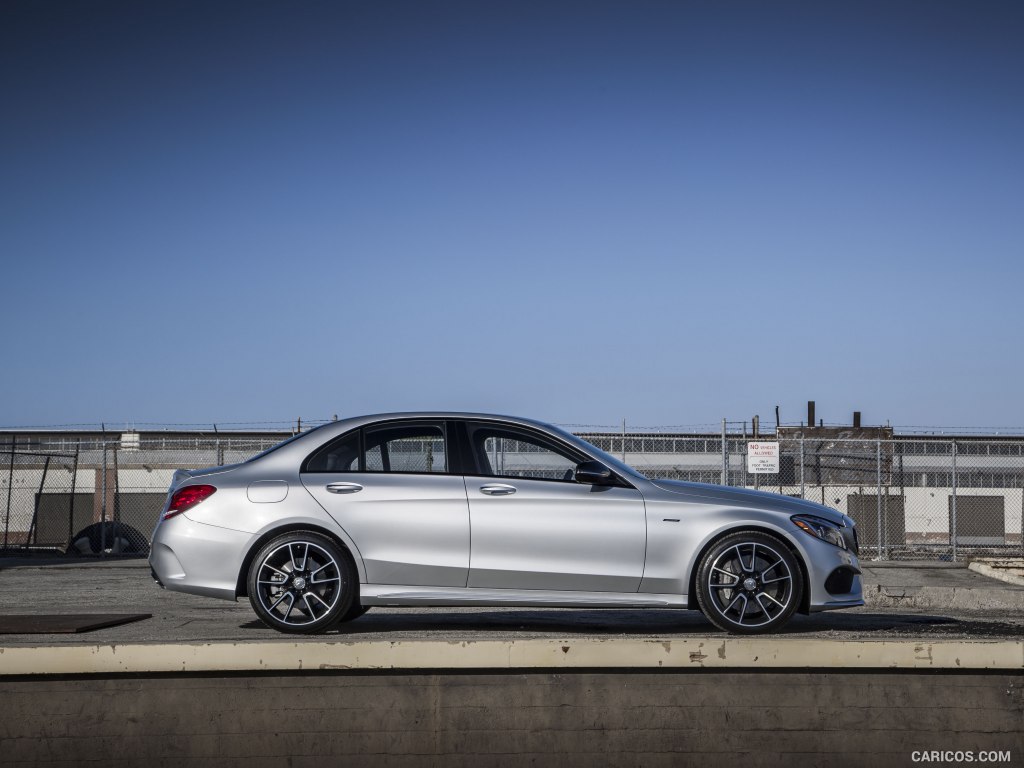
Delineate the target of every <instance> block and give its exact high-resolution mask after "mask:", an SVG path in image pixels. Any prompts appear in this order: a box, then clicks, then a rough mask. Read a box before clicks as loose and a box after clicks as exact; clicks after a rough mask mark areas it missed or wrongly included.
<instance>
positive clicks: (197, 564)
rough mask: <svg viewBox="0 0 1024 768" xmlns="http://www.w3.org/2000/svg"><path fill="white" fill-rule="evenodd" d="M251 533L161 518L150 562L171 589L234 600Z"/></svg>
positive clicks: (182, 518)
mask: <svg viewBox="0 0 1024 768" xmlns="http://www.w3.org/2000/svg"><path fill="white" fill-rule="evenodd" d="M251 537H252V534H250V533H245V532H244V531H233V530H230V529H228V528H220V527H218V526H215V525H205V524H203V523H197V522H195V521H194V520H189V519H188V518H187V517H186V516H185V515H178V516H176V517H172V518H171V519H170V520H164V521H162V522H161V523H160V525H158V526H157V529H156V531H154V532H153V546H152V549H151V550H150V553H149V566H150V568H151V570H152V572H153V578H154V579H155V580H156V583H157V584H159V585H160V586H161V587H163V588H164V589H168V590H171V591H172V592H188V593H190V594H193V595H204V596H206V597H216V598H220V599H222V600H234V599H235V598H236V596H237V595H236V591H237V587H238V574H239V571H240V569H241V566H242V557H243V554H244V553H245V551H246V547H247V545H248V543H249V540H250V538H251Z"/></svg>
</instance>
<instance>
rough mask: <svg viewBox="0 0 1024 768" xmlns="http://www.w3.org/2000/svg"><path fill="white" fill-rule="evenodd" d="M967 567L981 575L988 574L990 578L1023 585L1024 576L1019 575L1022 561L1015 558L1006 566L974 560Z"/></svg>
mask: <svg viewBox="0 0 1024 768" xmlns="http://www.w3.org/2000/svg"><path fill="white" fill-rule="evenodd" d="M969 568H970V569H971V570H972V571H974V572H975V573H980V574H981V575H982V576H988V577H989V578H990V579H998V580H999V581H1004V582H1006V583H1007V584H1016V585H1017V586H1018V587H1024V576H1022V575H1020V573H1021V571H1024V561H1020V560H1017V561H1015V562H1013V563H1012V564H1010V565H1008V566H1000V565H995V564H993V563H985V562H981V561H978V560H975V561H974V562H973V563H971V564H970V566H969Z"/></svg>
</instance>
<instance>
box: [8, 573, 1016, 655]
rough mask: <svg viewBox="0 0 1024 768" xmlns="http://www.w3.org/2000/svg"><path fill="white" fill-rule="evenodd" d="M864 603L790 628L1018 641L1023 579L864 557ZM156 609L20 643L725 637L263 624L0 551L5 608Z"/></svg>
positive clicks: (446, 614)
mask: <svg viewBox="0 0 1024 768" xmlns="http://www.w3.org/2000/svg"><path fill="white" fill-rule="evenodd" d="M864 565H865V567H864V572H865V573H864V582H865V592H866V594H867V599H868V601H869V604H868V605H866V606H864V607H862V608H854V609H847V610H843V611H832V612H826V613H818V614H814V615H811V616H801V615H797V616H795V617H794V618H793V620H792V621H791V622H790V624H789V625H787V627H786V628H785V630H784V632H783V633H781V634H782V635H786V636H791V637H793V638H794V639H797V638H801V639H803V638H806V639H811V638H828V639H832V640H889V639H892V640H914V639H922V640H956V639H963V640H979V639H1004V640H1019V639H1021V638H1022V637H1024V610H1022V608H1024V587H1021V586H1016V585H1012V584H1006V583H1004V582H1001V581H997V580H995V579H991V578H987V577H985V576H983V575H981V574H978V573H976V572H974V571H971V570H969V569H967V568H965V567H957V566H952V567H951V566H950V565H948V564H919V563H916V564H907V563H899V564H892V563H877V564H873V563H866V564H864ZM69 613H75V614H82V613H148V614H152V618H150V619H145V620H143V621H139V622H135V623H131V624H124V625H121V626H116V627H109V628H106V629H98V630H95V631H92V632H89V633H87V634H46V635H39V634H32V635H28V634H25V635H16V634H8V635H3V636H0V648H2V647H14V646H44V645H53V646H58V645H80V644H83V643H89V644H112V645H117V644H126V643H129V644H135V643H200V642H202V643H209V642H213V643H216V642H231V643H238V642H248V641H258V642H268V641H284V640H287V641H289V642H312V641H323V640H335V641H337V640H353V641H356V640H358V641H391V642H405V641H414V640H432V641H447V642H462V641H478V640H534V639H538V640H544V639H553V638H573V639H578V640H587V639H612V638H622V639H627V640H656V639H660V638H665V639H679V640H683V639H686V638H688V637H707V636H719V635H721V636H722V637H725V635H724V634H723V633H721V632H720V631H718V630H717V629H715V628H714V627H713V626H712V625H711V624H710V622H708V621H707V620H705V619H704V617H703V616H701V615H700V614H699V613H698V612H696V611H680V610H657V609H642V610H621V609H601V610H596V609H575V610H572V609H560V608H547V609H535V608H376V607H375V608H372V609H371V610H370V611H369V612H368V613H367V614H366V615H365V616H363V617H361V618H359V619H357V620H355V621H353V622H349V623H347V624H345V625H342V626H340V627H339V628H338V629H337V630H335V631H332V632H330V633H328V634H327V635H320V636H316V637H312V638H306V637H304V636H296V635H282V634H280V633H278V632H276V631H274V630H271V629H269V628H267V627H266V626H264V625H263V624H262V623H261V622H260V621H259V620H258V619H257V618H256V616H255V614H254V613H253V612H252V609H251V608H250V606H249V603H248V601H247V600H240V601H238V602H229V601H223V600H215V599H211V598H204V597H198V596H193V595H183V594H180V593H175V592H168V591H167V590H163V589H161V588H160V587H159V586H157V585H156V584H155V583H154V582H153V581H152V579H151V578H150V574H149V566H148V564H147V563H146V562H145V561H144V560H138V559H131V560H114V559H112V560H88V561H85V560H77V561H68V560H62V559H53V560H41V559H35V560H31V561H27V560H20V559H11V558H6V559H0V614H5V615H11V614H69Z"/></svg>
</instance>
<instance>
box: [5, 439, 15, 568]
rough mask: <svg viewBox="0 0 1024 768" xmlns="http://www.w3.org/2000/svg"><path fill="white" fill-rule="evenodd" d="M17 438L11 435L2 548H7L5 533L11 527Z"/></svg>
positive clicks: (6, 533)
mask: <svg viewBox="0 0 1024 768" xmlns="http://www.w3.org/2000/svg"><path fill="white" fill-rule="evenodd" d="M17 440H18V438H17V436H16V435H11V466H10V468H9V470H8V473H7V513H6V514H5V515H4V549H7V535H8V533H9V531H10V529H11V489H13V488H14V444H15V442H17Z"/></svg>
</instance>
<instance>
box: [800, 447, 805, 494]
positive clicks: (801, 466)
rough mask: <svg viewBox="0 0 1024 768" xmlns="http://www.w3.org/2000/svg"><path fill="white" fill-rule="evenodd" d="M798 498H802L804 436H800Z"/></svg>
mask: <svg viewBox="0 0 1024 768" xmlns="http://www.w3.org/2000/svg"><path fill="white" fill-rule="evenodd" d="M800 498H801V499H802V498H804V436H803V435H800Z"/></svg>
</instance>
